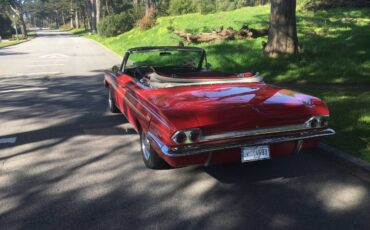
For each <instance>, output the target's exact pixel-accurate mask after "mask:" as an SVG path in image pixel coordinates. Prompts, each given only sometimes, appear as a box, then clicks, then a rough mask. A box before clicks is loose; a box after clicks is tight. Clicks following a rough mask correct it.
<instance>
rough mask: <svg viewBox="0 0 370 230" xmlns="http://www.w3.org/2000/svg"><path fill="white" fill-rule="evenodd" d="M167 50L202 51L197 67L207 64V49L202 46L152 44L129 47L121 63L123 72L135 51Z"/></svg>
mask: <svg viewBox="0 0 370 230" xmlns="http://www.w3.org/2000/svg"><path fill="white" fill-rule="evenodd" d="M165 51H188V52H189V51H194V52H200V60H199V63H198V67H197V69H201V68H202V66H203V64H205V66H207V58H206V51H205V50H204V49H202V48H198V47H181V46H152V47H137V48H132V49H128V50H127V51H126V52H125V55H124V57H123V61H122V64H121V68H120V69H121V72H123V73H124V72H125V69H126V65H127V61H128V60H129V57H130V55H131V54H133V53H146V52H165ZM130 69H131V68H130Z"/></svg>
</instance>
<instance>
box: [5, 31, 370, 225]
mask: <svg viewBox="0 0 370 230" xmlns="http://www.w3.org/2000/svg"><path fill="white" fill-rule="evenodd" d="M40 35H41V36H39V37H38V38H36V39H34V40H32V41H30V42H27V43H23V44H20V45H17V46H12V47H8V48H4V49H0V124H1V125H0V229H141V228H149V229H203V228H206V229H346V230H348V229H370V180H369V178H368V177H367V176H366V175H365V176H360V175H359V174H357V173H355V172H354V169H353V168H348V167H346V166H344V165H341V164H339V163H336V162H334V161H332V160H331V159H330V158H327V157H325V155H324V154H323V153H322V152H320V151H319V150H312V151H309V152H304V153H301V154H299V155H295V156H292V157H286V158H278V159H272V160H270V161H263V162H256V163H249V164H244V165H241V164H235V165H225V166H214V167H208V168H205V167H202V166H195V167H187V168H181V169H170V170H161V171H153V170H149V169H146V168H145V167H144V164H143V162H142V159H141V156H140V154H139V144H138V135H137V134H136V133H135V132H134V131H133V129H132V128H131V126H130V125H129V124H127V121H126V120H125V119H124V117H123V116H120V115H111V114H109V113H108V112H107V109H106V102H107V95H106V92H105V89H104V87H103V81H102V80H103V75H102V72H101V70H102V69H106V68H110V67H111V66H112V65H113V64H116V63H119V62H120V58H119V57H118V56H116V55H114V54H112V53H111V52H109V51H108V50H106V49H105V48H103V47H101V46H100V45H98V44H96V43H94V42H93V41H90V40H87V39H84V38H80V37H75V36H72V35H68V34H62V33H58V32H52V31H49V32H42V33H40Z"/></svg>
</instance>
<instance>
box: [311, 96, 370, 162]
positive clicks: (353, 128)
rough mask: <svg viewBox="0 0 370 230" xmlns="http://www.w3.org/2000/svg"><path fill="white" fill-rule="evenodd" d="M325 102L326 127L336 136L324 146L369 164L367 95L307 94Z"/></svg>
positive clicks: (368, 98) (369, 114)
mask: <svg viewBox="0 0 370 230" xmlns="http://www.w3.org/2000/svg"><path fill="white" fill-rule="evenodd" d="M307 93H310V94H313V95H315V96H318V97H320V98H322V99H324V100H325V102H326V103H327V104H328V106H329V109H330V114H331V115H330V119H331V121H330V126H331V127H333V128H334V129H335V131H336V132H337V133H336V134H335V135H334V136H329V137H326V138H325V139H324V142H325V143H327V144H329V145H332V146H335V147H336V148H338V149H341V150H343V151H345V152H348V153H351V154H352V155H354V156H356V157H359V158H361V159H363V160H366V161H368V162H370V92H354V91H338V90H308V91H307Z"/></svg>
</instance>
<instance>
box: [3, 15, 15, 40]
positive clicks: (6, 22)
mask: <svg viewBox="0 0 370 230" xmlns="http://www.w3.org/2000/svg"><path fill="white" fill-rule="evenodd" d="M12 32H13V27H12V21H11V20H10V19H9V18H8V17H6V16H2V15H1V14H0V36H1V37H3V38H5V37H10V36H12Z"/></svg>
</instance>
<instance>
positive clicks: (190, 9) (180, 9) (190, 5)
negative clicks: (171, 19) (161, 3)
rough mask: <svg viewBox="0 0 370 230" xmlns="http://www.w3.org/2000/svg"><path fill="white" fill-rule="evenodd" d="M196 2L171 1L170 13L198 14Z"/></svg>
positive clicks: (192, 0) (184, 0)
mask: <svg viewBox="0 0 370 230" xmlns="http://www.w3.org/2000/svg"><path fill="white" fill-rule="evenodd" d="M196 5H197V4H196V0H171V1H170V4H169V6H168V13H169V14H171V15H180V14H189V13H195V12H197V6H196Z"/></svg>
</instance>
